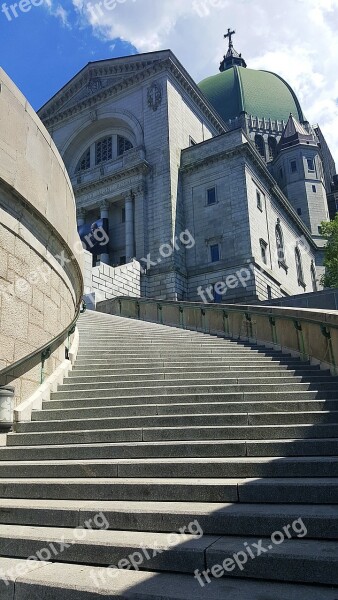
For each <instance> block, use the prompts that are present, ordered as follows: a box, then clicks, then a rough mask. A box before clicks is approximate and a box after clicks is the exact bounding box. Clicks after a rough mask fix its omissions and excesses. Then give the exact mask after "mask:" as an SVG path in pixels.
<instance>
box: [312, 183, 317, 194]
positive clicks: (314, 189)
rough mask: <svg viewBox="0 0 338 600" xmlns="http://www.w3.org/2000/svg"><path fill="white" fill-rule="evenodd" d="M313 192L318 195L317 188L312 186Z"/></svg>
mask: <svg viewBox="0 0 338 600" xmlns="http://www.w3.org/2000/svg"><path fill="white" fill-rule="evenodd" d="M312 191H313V193H314V194H317V188H316V186H315V185H313V186H312Z"/></svg>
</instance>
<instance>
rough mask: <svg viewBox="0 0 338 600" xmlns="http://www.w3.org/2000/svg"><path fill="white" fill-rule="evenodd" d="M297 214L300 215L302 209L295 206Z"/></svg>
mask: <svg viewBox="0 0 338 600" xmlns="http://www.w3.org/2000/svg"><path fill="white" fill-rule="evenodd" d="M297 214H298V215H299V216H301V214H302V209H301V208H297Z"/></svg>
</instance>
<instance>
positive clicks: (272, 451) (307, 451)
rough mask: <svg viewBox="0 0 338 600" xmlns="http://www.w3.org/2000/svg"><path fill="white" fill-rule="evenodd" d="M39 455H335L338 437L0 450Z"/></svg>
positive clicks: (5, 457) (0, 453) (5, 456)
mask: <svg viewBox="0 0 338 600" xmlns="http://www.w3.org/2000/svg"><path fill="white" fill-rule="evenodd" d="M22 435H23V436H25V435H27V434H22ZM35 435H38V434H35ZM47 443H48V441H47ZM42 456H43V458H44V460H86V459H90V460H95V459H96V460H97V459H109V458H110V459H113V458H114V459H119V458H124V459H126V458H208V457H210V458H224V457H226V456H229V457H244V456H250V457H265V458H266V457H280V456H284V457H287V456H338V438H337V439H332V438H327V439H320V438H319V439H311V438H310V439H308V440H291V439H285V440H268V439H267V440H263V441H259V440H258V441H257V440H254V441H244V440H231V441H222V440H218V441H217V440H216V441H215V440H212V441H187V442H180V441H174V442H170V441H168V442H124V443H101V444H98V443H96V444H95V443H92V444H90V443H86V444H82V445H80V444H78V443H77V442H75V445H72V444H71V443H70V444H64V445H58V444H55V445H44V446H42V447H41V446H33V445H31V446H20V445H18V446H13V445H11V446H4V447H0V461H27V460H30V461H34V460H40V459H41V457H42Z"/></svg>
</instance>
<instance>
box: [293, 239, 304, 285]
mask: <svg viewBox="0 0 338 600" xmlns="http://www.w3.org/2000/svg"><path fill="white" fill-rule="evenodd" d="M295 259H296V270H297V279H298V283H299V285H302V286H303V287H305V283H304V272H303V262H302V255H301V253H300V250H299V248H298V246H297V248H296V249H295Z"/></svg>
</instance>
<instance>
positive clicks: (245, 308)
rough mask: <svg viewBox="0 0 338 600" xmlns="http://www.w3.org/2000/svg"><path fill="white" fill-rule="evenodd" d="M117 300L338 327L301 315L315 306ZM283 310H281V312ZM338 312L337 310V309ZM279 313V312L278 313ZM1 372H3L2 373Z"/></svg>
mask: <svg viewBox="0 0 338 600" xmlns="http://www.w3.org/2000/svg"><path fill="white" fill-rule="evenodd" d="M113 300H114V301H115V302H119V301H122V300H123V302H126V301H127V302H134V303H135V302H138V303H149V304H157V305H159V306H178V307H180V306H186V307H187V308H189V307H190V308H198V307H200V308H201V310H207V311H212V310H223V311H224V312H225V313H227V312H232V313H241V314H243V315H247V314H250V315H257V316H264V315H265V316H270V317H274V316H277V315H278V318H279V319H285V320H288V321H290V320H291V321H292V320H294V319H295V318H296V316H294V317H292V316H291V315H290V314H288V315H286V314H285V315H283V310H285V311H295V312H297V320H298V321H302V322H303V323H312V324H316V323H317V324H326V325H330V327H332V329H338V323H337V324H335V323H331V322H330V323H328V322H327V321H326V319H325V317H326V316H327V313H325V312H323V319H319V318H318V319H310V318H307V317H305V316H303V315H299V314H298V313H299V311H300V312H303V311H306V310H308V311H309V312H312V313H313V312H316V310H321V309H313V308H309V309H305V308H297V307H294V306H285V307H282V306H267V305H262V307H260V306H257V305H255V304H252V305H250V304H248V305H247V304H245V305H244V304H234V305H229V304H221V303H219V304H218V303H217V304H212V303H208V304H205V303H203V302H202V303H201V302H189V301H185V300H182V301H176V300H156V299H154V298H128V297H126V296H118V297H116V298H114V299H113ZM258 308H259V309H261V310H255V309H258ZM279 311H281V312H279ZM330 312H334V311H330ZM335 312H337V311H335ZM276 313H277V314H276ZM0 374H1V373H0Z"/></svg>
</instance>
